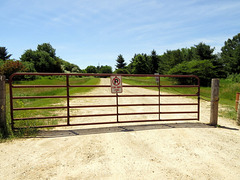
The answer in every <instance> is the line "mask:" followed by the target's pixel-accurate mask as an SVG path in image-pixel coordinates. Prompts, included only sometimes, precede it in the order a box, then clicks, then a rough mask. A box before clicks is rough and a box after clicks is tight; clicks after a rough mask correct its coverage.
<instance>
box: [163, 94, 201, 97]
mask: <svg viewBox="0 0 240 180" xmlns="http://www.w3.org/2000/svg"><path fill="white" fill-rule="evenodd" d="M160 96H162V97H171V96H172V97H175V96H198V94H160Z"/></svg>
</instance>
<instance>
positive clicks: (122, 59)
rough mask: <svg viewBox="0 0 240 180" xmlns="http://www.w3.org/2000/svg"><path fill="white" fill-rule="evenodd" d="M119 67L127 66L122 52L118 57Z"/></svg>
mask: <svg viewBox="0 0 240 180" xmlns="http://www.w3.org/2000/svg"><path fill="white" fill-rule="evenodd" d="M116 61H117V65H116V67H117V69H124V68H125V67H126V63H125V60H124V58H123V56H122V55H121V54H120V55H119V56H118V58H117V60H116Z"/></svg>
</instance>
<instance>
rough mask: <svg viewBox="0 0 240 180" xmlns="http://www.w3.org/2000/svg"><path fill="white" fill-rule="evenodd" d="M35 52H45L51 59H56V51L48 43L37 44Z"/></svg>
mask: <svg viewBox="0 0 240 180" xmlns="http://www.w3.org/2000/svg"><path fill="white" fill-rule="evenodd" d="M37 50H38V51H44V52H47V53H48V54H49V56H50V57H52V58H55V57H56V49H54V48H53V47H52V46H51V44H50V43H43V44H39V45H38V46H37Z"/></svg>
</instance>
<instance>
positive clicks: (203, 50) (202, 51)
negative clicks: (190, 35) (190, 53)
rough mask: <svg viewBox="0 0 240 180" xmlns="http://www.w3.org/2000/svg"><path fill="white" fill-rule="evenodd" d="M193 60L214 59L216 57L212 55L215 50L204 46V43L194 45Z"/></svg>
mask: <svg viewBox="0 0 240 180" xmlns="http://www.w3.org/2000/svg"><path fill="white" fill-rule="evenodd" d="M194 49H195V55H196V57H195V59H200V60H206V59H208V60H210V59H215V58H216V55H214V54H213V52H214V49H215V48H211V47H210V46H209V45H206V44H204V43H202V42H201V43H199V44H198V45H195V48H194Z"/></svg>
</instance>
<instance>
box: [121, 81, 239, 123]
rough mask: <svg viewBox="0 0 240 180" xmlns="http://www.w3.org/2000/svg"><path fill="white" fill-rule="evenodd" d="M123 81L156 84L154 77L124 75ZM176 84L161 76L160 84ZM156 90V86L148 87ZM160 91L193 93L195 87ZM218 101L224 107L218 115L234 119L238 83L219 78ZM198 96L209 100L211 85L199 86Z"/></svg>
mask: <svg viewBox="0 0 240 180" xmlns="http://www.w3.org/2000/svg"><path fill="white" fill-rule="evenodd" d="M123 82H124V83H127V84H134V85H156V80H155V78H154V77H131V78H129V77H126V78H124V79H123ZM174 84H177V82H176V80H174V79H171V78H164V77H161V79H160V85H174ZM150 89H154V90H158V89H157V88H150ZM161 91H165V92H169V93H174V94H176V93H179V94H194V93H196V92H197V88H161ZM219 91H220V92H219V98H220V100H219V103H220V104H221V105H223V106H224V107H225V109H226V110H224V111H220V116H224V117H227V118H231V119H236V117H237V113H236V111H235V99H236V93H237V92H240V83H235V82H231V81H229V80H226V79H220V89H219ZM200 97H201V99H203V100H207V101H210V100H211V87H201V89H200Z"/></svg>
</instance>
